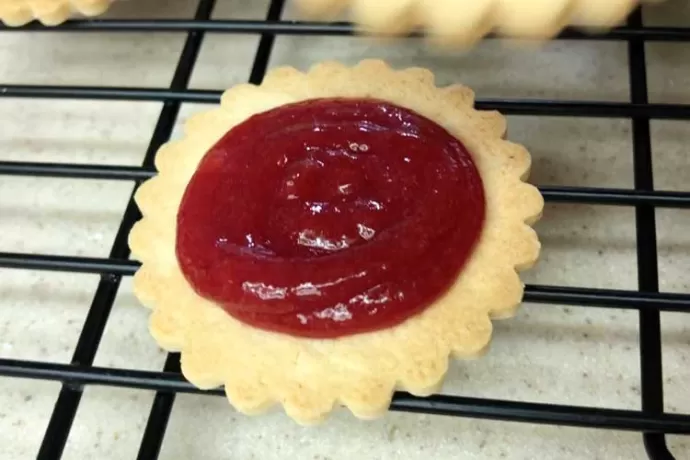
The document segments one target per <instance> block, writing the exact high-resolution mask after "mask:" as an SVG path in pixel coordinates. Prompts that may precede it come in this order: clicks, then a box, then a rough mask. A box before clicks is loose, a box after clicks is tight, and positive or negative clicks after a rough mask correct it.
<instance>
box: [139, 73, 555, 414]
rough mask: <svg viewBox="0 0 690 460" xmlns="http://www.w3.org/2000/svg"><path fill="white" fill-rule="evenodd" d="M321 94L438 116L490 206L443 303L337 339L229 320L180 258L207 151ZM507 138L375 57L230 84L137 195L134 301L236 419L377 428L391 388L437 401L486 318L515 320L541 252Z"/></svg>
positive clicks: (515, 151)
mask: <svg viewBox="0 0 690 460" xmlns="http://www.w3.org/2000/svg"><path fill="white" fill-rule="evenodd" d="M321 97H345V98H348V97H349V98H355V97H376V98H378V99H381V100H384V101H388V102H391V103H393V104H397V105H400V106H402V107H405V108H407V109H410V110H413V111H416V112H417V113H419V114H421V115H422V116H425V117H427V118H429V119H431V120H433V121H435V122H436V123H438V124H439V125H441V126H443V127H444V128H445V129H447V130H448V131H449V132H450V133H451V134H453V135H454V136H455V137H457V138H458V139H459V140H461V141H462V142H463V143H464V144H465V146H466V147H467V149H468V151H469V152H470V153H471V155H472V157H473V159H474V162H475V164H476V166H477V168H478V170H479V173H480V176H481V178H482V181H483V182H484V187H485V199H486V220H485V223H484V227H483V230H482V233H481V236H480V238H479V241H478V243H477V244H476V246H475V249H474V252H473V254H472V255H471V256H470V258H469V259H468V261H467V264H466V266H465V268H464V269H463V270H462V272H461V273H460V274H459V276H458V278H457V279H456V281H455V283H454V284H453V286H452V287H451V288H450V289H449V290H448V291H447V292H446V293H445V294H444V295H443V296H442V297H441V298H439V299H438V300H437V301H436V302H435V303H434V304H432V305H431V306H430V307H428V308H427V309H426V310H425V311H424V312H423V313H421V314H418V315H416V316H413V317H412V318H410V319H408V320H406V321H405V322H403V323H401V324H399V325H397V326H395V327H391V328H388V329H383V330H378V331H375V332H369V333H364V334H357V335H352V336H346V337H340V338H337V339H310V338H302V337H293V336H290V335H286V334H281V333H274V332H269V331H265V330H260V329H258V328H254V327H252V326H249V325H247V324H244V323H242V322H240V321H238V320H236V319H234V318H233V317H232V316H231V315H229V314H228V313H226V312H225V311H224V310H222V309H221V308H220V307H219V306H217V305H215V304H214V303H213V302H211V301H209V300H207V299H204V298H201V297H200V296H198V295H197V294H196V293H195V291H194V290H193V289H192V287H191V286H190V285H189V284H188V283H187V281H186V279H185V278H184V276H183V274H182V272H181V270H180V267H179V265H178V261H177V258H176V253H175V239H176V237H175V235H176V215H177V209H178V208H179V205H180V202H181V199H182V195H183V193H184V190H185V188H186V185H187V184H188V182H189V180H190V179H191V177H192V175H193V174H194V172H195V170H196V167H197V165H198V163H199V161H200V160H201V158H202V157H203V156H204V155H205V153H206V152H207V151H208V150H209V149H210V148H211V147H212V146H213V145H214V144H215V143H216V142H217V141H218V140H219V139H220V138H221V137H222V136H223V135H224V134H225V133H226V132H227V131H228V130H229V129H231V128H232V127H233V126H235V125H237V124H239V123H241V122H242V121H244V120H246V119H247V118H249V117H250V116H252V115H254V114H256V113H261V112H264V111H267V110H270V109H272V108H275V107H279V106H281V105H284V104H289V103H292V102H298V101H303V100H307V99H315V98H321ZM505 132H506V123H505V118H504V117H503V116H502V115H500V114H499V113H497V112H490V111H477V110H475V109H474V94H473V92H472V91H471V90H470V89H468V88H466V87H464V86H462V85H452V86H447V87H437V86H436V85H435V83H434V76H433V74H432V73H431V72H430V71H429V70H426V69H421V68H406V69H402V70H395V69H393V68H391V67H390V66H388V64H386V63H385V62H383V61H380V60H364V61H361V62H360V63H359V64H357V65H355V66H353V67H346V66H345V65H343V64H341V63H338V62H332V61H329V62H323V63H320V64H317V65H315V66H313V67H312V68H311V69H309V71H307V72H300V71H298V70H297V69H295V68H292V67H280V68H276V69H274V70H271V71H269V73H268V74H267V75H266V78H265V79H264V81H263V83H262V84H261V85H258V86H256V85H250V84H241V85H237V86H235V87H233V88H230V89H229V90H227V91H226V92H225V93H224V94H223V96H222V100H221V104H220V105H219V106H217V107H216V108H214V109H211V110H207V111H205V112H201V113H199V114H196V115H194V116H192V117H191V118H190V119H189V120H188V121H187V123H186V124H185V130H184V135H183V136H182V137H181V138H180V139H177V140H174V141H171V142H169V143H167V144H165V145H164V146H163V147H161V149H160V150H159V151H158V153H157V155H156V159H155V163H156V169H157V170H158V174H157V175H156V176H154V177H153V178H151V179H149V180H147V181H146V182H145V183H143V184H142V185H141V186H140V187H139V188H138V190H137V191H136V193H135V200H136V203H137V205H138V206H139V208H140V210H141V212H142V216H143V217H142V219H141V220H140V221H138V222H137V223H136V224H135V226H134V227H133V229H132V231H131V233H130V235H129V245H130V248H131V250H132V255H133V256H134V257H135V258H136V259H137V260H139V261H141V262H142V265H141V267H140V268H139V269H138V270H137V272H136V274H135V276H134V292H135V294H136V296H137V297H138V298H139V300H140V301H141V302H142V304H144V305H145V306H147V307H149V308H151V309H152V314H151V317H150V324H149V330H150V333H151V334H152V336H153V337H154V339H155V340H156V342H157V343H158V344H159V345H160V346H161V347H162V348H164V349H166V350H169V351H179V352H180V353H181V363H182V372H183V374H184V376H185V377H186V378H187V379H188V380H189V381H190V382H191V383H192V384H194V385H195V386H196V387H198V388H201V389H211V388H216V387H219V386H221V385H224V387H225V392H226V395H227V397H228V399H229V401H230V403H231V405H232V406H233V407H235V408H236V409H237V410H238V411H240V412H242V413H244V414H249V415H252V414H259V413H261V412H264V411H265V410H267V409H268V408H269V407H272V406H274V405H281V406H282V407H283V408H284V409H285V411H286V413H287V414H288V415H289V416H290V417H291V418H293V419H294V420H295V421H297V422H298V423H300V424H304V425H309V424H314V423H318V422H321V421H323V420H324V419H325V418H326V417H327V416H328V414H329V413H330V412H331V411H332V409H333V408H334V406H335V405H337V404H339V405H344V406H346V407H347V408H349V410H350V411H351V412H352V413H353V414H354V415H355V416H357V417H358V418H361V419H371V418H377V417H380V416H382V415H384V414H385V413H386V412H387V411H388V408H389V406H390V402H391V398H392V395H393V393H394V391H395V390H396V389H401V390H405V391H408V392H410V393H412V394H415V395H419V396H428V395H430V394H432V393H434V392H436V391H437V390H438V389H439V388H440V386H441V385H442V383H443V380H444V378H445V375H446V372H447V369H448V360H449V358H450V357H451V356H452V357H455V358H459V359H462V358H472V357H477V356H480V355H481V354H482V353H483V352H484V351H485V350H486V348H487V346H488V344H489V342H490V339H491V334H492V322H491V319H498V318H507V317H511V316H513V315H514V314H515V312H516V309H517V308H518V305H519V304H520V302H521V300H522V295H523V290H524V285H523V284H522V282H521V281H520V278H519V276H518V273H517V271H518V270H524V269H527V268H529V267H531V266H532V265H533V264H534V263H535V262H536V260H537V258H538V256H539V252H540V243H539V239H538V237H537V235H536V233H535V231H534V230H533V228H532V227H531V224H533V223H534V222H536V221H537V220H538V219H539V218H540V216H541V213H542V210H543V206H544V201H543V198H542V196H541V194H540V193H539V191H538V190H537V188H536V187H534V186H532V185H530V184H528V183H526V182H525V180H526V178H527V175H528V174H529V169H530V155H529V153H528V152H527V150H526V149H525V148H524V147H522V146H520V145H517V144H514V143H511V142H509V141H506V140H505V139H504V134H505Z"/></svg>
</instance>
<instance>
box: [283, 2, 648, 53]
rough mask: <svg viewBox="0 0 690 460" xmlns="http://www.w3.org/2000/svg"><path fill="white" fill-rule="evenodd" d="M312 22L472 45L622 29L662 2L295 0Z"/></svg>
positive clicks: (375, 32)
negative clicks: (570, 29) (489, 39)
mask: <svg viewBox="0 0 690 460" xmlns="http://www.w3.org/2000/svg"><path fill="white" fill-rule="evenodd" d="M295 1H296V3H297V5H298V7H299V8H300V9H301V11H303V12H304V14H305V15H307V16H308V17H310V18H315V19H316V18H322V19H326V18H332V17H334V16H336V15H338V14H340V13H342V12H343V11H346V10H347V11H348V13H349V14H350V15H351V17H352V20H353V21H354V22H355V24H357V25H358V26H360V27H361V29H362V30H363V31H365V32H367V33H373V34H382V35H399V34H404V33H408V32H411V31H412V30H414V29H417V28H421V29H422V30H424V31H425V32H426V33H427V34H428V35H429V36H430V38H431V39H432V40H434V41H437V42H440V43H444V44H457V45H469V44H472V43H473V42H475V41H476V40H478V39H480V38H482V37H484V36H485V35H487V34H488V33H490V32H496V33H498V34H500V35H503V36H506V37H515V38H527V39H546V38H551V37H553V36H555V35H556V34H558V33H559V32H560V31H561V30H562V29H563V28H564V27H565V26H568V25H575V26H581V27H586V28H597V29H601V28H610V27H614V26H617V25H620V24H621V23H622V22H623V21H624V20H625V19H626V17H627V16H628V15H629V14H630V12H631V11H632V10H633V9H634V8H635V7H636V6H638V5H639V4H640V3H652V2H655V3H658V2H659V1H662V0H378V1H375V2H374V1H369V0H295Z"/></svg>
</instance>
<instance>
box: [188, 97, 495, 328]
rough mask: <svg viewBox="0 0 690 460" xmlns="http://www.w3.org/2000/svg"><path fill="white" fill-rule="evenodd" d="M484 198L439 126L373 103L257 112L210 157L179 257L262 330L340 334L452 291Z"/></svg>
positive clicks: (225, 304) (324, 103) (233, 311)
mask: <svg viewBox="0 0 690 460" xmlns="http://www.w3.org/2000/svg"><path fill="white" fill-rule="evenodd" d="M484 215H485V199H484V189H483V185H482V181H481V178H480V176H479V173H478V171H477V169H476V167H475V165H474V163H473V161H472V158H471V156H470V154H469V152H468V151H467V149H466V148H465V147H464V146H463V145H462V143H461V142H459V141H458V140H457V139H456V138H455V137H454V136H452V135H451V134H450V133H448V132H447V131H446V130H445V129H444V128H442V127H441V126H439V125H438V124H436V123H434V122H432V121H430V120H429V119H427V118H424V117H422V116H420V115H418V114H416V113H415V112H412V111H410V110H408V109H405V108H402V107H399V106H396V105H393V104H391V103H388V102H383V101H380V100H374V99H315V100H309V101H306V102H300V103H295V104H290V105H284V106H281V107H278V108H276V109H273V110H270V111H268V112H264V113H261V114H258V115H255V116H253V117H251V118H249V119H248V120H246V121H244V122H243V123H241V124H240V125H238V126H235V127H234V128H232V129H231V130H230V131H229V132H228V133H227V134H225V136H224V137H223V138H221V139H220V140H219V141H218V142H217V143H216V144H215V145H214V146H213V147H212V148H211V149H210V150H209V152H208V153H207V154H206V155H205V156H204V158H203V159H202V160H201V162H200V164H199V167H198V169H197V171H196V172H195V173H194V176H193V177H192V179H191V181H190V182H189V184H188V185H187V189H186V191H185V194H184V197H183V199H182V203H181V205H180V209H179V212H178V216H177V241H176V251H177V257H178V260H179V264H180V267H181V269H182V272H183V274H184V276H185V278H186V279H187V280H188V282H189V283H190V284H191V286H192V287H193V288H194V290H195V291H196V292H197V293H198V294H199V295H200V296H202V297H204V298H206V299H209V300H211V301H213V302H215V303H217V304H218V305H219V306H221V307H222V308H224V309H225V310H226V311H227V313H228V314H230V315H231V316H233V317H234V318H236V319H237V320H239V321H241V322H244V323H247V324H250V325H252V326H255V327H258V328H261V329H265V330H270V331H275V332H281V333H286V334H290V335H294V336H301V337H314V338H335V337H341V336H346V335H351V334H356V333H362V332H369V331H376V330H380V329H385V328H388V327H391V326H394V325H396V324H399V323H401V322H402V321H404V320H405V319H407V318H410V317H411V316H413V315H415V314H418V313H420V312H421V311H423V310H424V309H425V308H426V307H428V306H430V305H431V304H432V303H433V302H434V301H435V300H436V299H438V298H439V297H440V296H442V295H443V294H444V293H446V292H447V290H448V289H449V287H450V286H452V284H453V282H454V281H455V280H456V278H457V276H458V274H459V273H460V272H461V270H462V268H463V266H464V264H465V263H466V261H467V260H468V258H469V257H470V255H471V253H472V250H473V248H474V246H475V244H476V242H477V240H478V239H479V236H480V234H481V230H482V226H483V223H484Z"/></svg>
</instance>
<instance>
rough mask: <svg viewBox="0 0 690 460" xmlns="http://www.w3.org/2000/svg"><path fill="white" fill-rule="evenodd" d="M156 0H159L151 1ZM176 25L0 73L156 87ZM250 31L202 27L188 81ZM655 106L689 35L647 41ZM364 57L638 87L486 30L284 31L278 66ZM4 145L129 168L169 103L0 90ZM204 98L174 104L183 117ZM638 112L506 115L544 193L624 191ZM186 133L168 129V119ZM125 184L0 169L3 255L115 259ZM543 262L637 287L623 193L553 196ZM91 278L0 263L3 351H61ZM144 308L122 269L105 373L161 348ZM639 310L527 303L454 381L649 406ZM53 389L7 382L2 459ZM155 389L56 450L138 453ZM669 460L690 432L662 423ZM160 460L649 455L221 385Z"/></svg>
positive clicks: (478, 82)
mask: <svg viewBox="0 0 690 460" xmlns="http://www.w3.org/2000/svg"><path fill="white" fill-rule="evenodd" d="M218 3H219V5H218V7H217V11H216V16H217V17H223V18H231V17H232V18H254V19H259V18H262V17H263V15H264V14H265V10H266V3H267V1H266V0H224V1H219V2H218ZM162 5H165V6H162ZM193 9H194V2H193V1H192V0H170V1H167V2H160V1H158V0H139V1H136V2H134V1H129V2H122V3H120V4H117V5H116V6H115V7H114V8H113V9H112V11H111V12H110V13H109V16H110V17H112V18H122V17H131V18H134V17H154V16H156V17H189V16H190V15H191V13H192V11H193ZM648 13H649V14H647V16H646V20H647V23H648V24H655V25H676V26H688V25H690V4H688V3H687V2H682V1H678V2H673V1H671V2H670V3H669V4H667V5H664V6H661V7H658V8H656V9H654V10H653V11H652V10H651V9H650V11H648ZM183 39H184V37H183V36H182V35H180V34H170V33H160V34H155V35H154V34H142V33H117V34H116V33H113V34H102V33H99V34H90V35H88V39H85V35H82V34H76V33H59V34H52V33H42V34H29V33H24V32H22V33H2V34H0V82H2V83H35V84H39V83H45V84H54V85H82V84H83V85H133V86H151V87H165V86H167V85H168V84H169V81H170V78H171V75H172V71H173V68H174V63H175V61H176V59H177V57H178V53H179V51H180V49H181V46H182V42H183ZM257 42H258V38H257V37H255V36H236V35H209V36H208V37H207V38H206V41H205V44H204V47H203V50H202V52H201V55H200V58H199V64H198V66H197V67H196V70H195V72H194V75H193V78H192V87H194V88H202V89H222V88H225V87H227V86H229V85H231V84H234V83H239V82H243V81H246V79H247V77H248V75H249V68H250V65H251V61H252V59H253V57H254V53H255V48H256V45H257ZM647 53H648V54H647V57H648V63H649V93H650V99H651V101H653V102H674V103H676V102H682V103H690V47H688V45H687V44H674V43H654V44H649V45H647ZM364 57H378V58H385V59H387V60H389V61H390V62H391V63H392V64H393V65H395V66H406V65H418V66H426V67H429V68H430V69H432V70H434V71H435V72H436V73H437V75H438V79H439V81H440V82H441V83H450V82H462V83H465V84H467V85H470V86H472V87H473V88H474V89H475V90H476V92H477V94H478V95H479V96H481V97H500V96H506V97H520V96H524V97H536V98H553V99H580V100H582V99H603V100H611V101H626V100H627V99H628V94H629V88H628V76H627V66H626V63H627V45H626V44H625V43H624V42H597V41H558V42H552V43H550V44H548V45H547V46H545V47H544V48H543V49H539V50H535V49H526V48H515V47H513V46H510V45H506V44H505V43H503V42H500V41H486V42H484V43H482V44H480V45H479V46H477V47H476V48H475V49H473V50H471V51H469V52H466V53H440V52H437V51H434V50H430V49H428V48H426V47H425V46H424V45H423V44H422V43H419V42H417V41H402V42H394V43H387V44H375V43H372V42H370V41H368V40H363V39H361V38H346V37H340V38H330V37H279V38H278V39H277V41H276V45H275V49H274V52H273V55H272V58H271V65H280V64H290V65H295V66H299V67H306V66H307V65H309V64H310V63H313V62H316V61H319V60H321V59H333V58H335V59H340V60H343V61H345V62H348V63H352V62H355V61H357V60H359V59H361V58H364ZM0 106H1V107H2V109H1V110H0V159H1V160H17V161H43V162H78V163H93V164H118V165H137V164H139V163H140V161H141V159H142V157H143V154H144V151H145V148H146V145H147V143H148V141H149V137H150V135H151V132H152V127H153V125H154V123H155V120H156V117H157V115H158V112H159V110H160V108H161V104H160V103H150V102H145V103H142V102H112V101H111V102H108V101H71V100H52V101H51V100H33V99H2V100H0ZM203 108H205V107H204V106H201V105H195V104H184V106H183V110H182V113H181V116H180V119H179V122H182V121H183V120H184V119H185V118H187V117H188V116H189V115H190V114H191V113H194V112H196V111H198V110H201V109H203ZM630 125H631V123H630V122H629V121H628V120H608V119H574V118H567V117H554V118H547V117H533V116H520V117H517V116H515V117H509V137H510V138H511V139H512V140H515V141H517V142H521V143H524V144H525V145H526V146H527V147H528V148H529V149H530V150H531V152H532V154H533V157H534V169H533V180H534V182H536V183H538V184H541V185H590V186H609V187H622V188H628V187H631V186H632V169H633V168H632V147H631V126H630ZM176 132H179V123H178V129H177V130H176ZM652 141H653V148H654V161H655V180H656V185H657V188H658V189H666V190H682V189H683V188H685V189H686V190H687V178H688V177H690V159H689V158H690V152H689V151H688V148H687V145H688V144H689V143H690V130H689V129H688V125H687V122H678V121H654V122H652ZM131 189H132V184H131V183H129V182H124V181H122V182H117V181H92V180H67V179H49V178H32V177H9V176H3V177H2V178H1V179H0V252H1V251H13V252H28V253H53V254H64V255H81V256H93V257H106V256H107V254H108V252H109V249H110V246H111V244H112V240H113V237H114V234H115V231H116V229H117V227H118V224H119V221H120V218H121V215H122V212H123V210H124V208H125V206H126V203H127V199H128V196H129V194H130V192H131ZM688 228H690V211H687V210H675V209H674V210H660V211H659V212H658V222H657V231H658V235H659V265H660V283H661V289H662V290H663V291H668V292H685V293H688V292H690V276H689V275H688V274H689V273H690V232H688V231H687V229H688ZM537 230H538V232H539V233H540V235H541V239H542V242H543V248H544V249H543V256H542V258H541V262H540V264H539V265H538V267H537V268H536V269H534V270H533V271H531V272H529V273H528V274H526V275H525V277H524V279H525V280H526V281H527V282H529V283H540V284H558V285H567V286H586V287H603V288H620V289H635V288H636V282H637V279H636V276H637V273H636V258H635V230H634V213H633V210H632V209H629V208H622V207H604V206H586V205H565V204H554V205H547V207H546V210H545V215H544V218H543V220H542V221H541V222H540V223H539V224H538V227H537ZM97 281H98V277H97V276H95V275H81V274H65V273H53V272H29V271H23V270H9V269H0V356H1V357H3V358H18V359H31V360H41V361H53V362H61V363H67V362H69V359H70V357H71V354H72V352H73V349H74V346H75V343H76V341H77V338H78V334H79V332H80V330H81V327H82V324H83V320H84V317H85V314H86V311H87V309H88V307H89V304H90V301H91V299H92V296H93V293H94V290H95V287H96V284H97ZM147 315H148V311H147V310H145V309H144V308H142V307H141V306H140V305H139V304H138V302H137V300H136V299H135V298H134V296H133V294H132V289H131V282H130V280H129V279H127V280H125V282H124V283H123V285H122V287H121V289H120V291H119V294H118V297H117V301H116V303H115V306H114V308H113V311H112V315H111V318H110V320H109V322H108V326H107V329H106V331H105V336H104V338H103V341H102V345H101V347H100V349H99V352H98V355H97V356H96V365H98V366H106V367H124V368H134V369H146V370H160V369H161V368H162V366H163V361H164V359H165V354H164V353H163V352H162V351H161V350H160V349H159V348H158V347H157V346H156V345H155V343H154V341H153V340H152V339H151V337H150V336H149V334H148V331H147ZM662 323H663V342H664V361H663V365H664V372H665V382H664V384H665V391H666V409H667V410H668V411H669V412H679V413H686V414H687V413H690V397H689V396H688V388H690V316H689V315H687V314H685V315H684V314H672V313H663V314H662ZM637 326H638V325H637V313H636V312H634V311H623V310H613V309H593V308H592V309H589V308H576V307H559V306H549V305H535V304H525V305H524V306H523V308H522V309H521V311H520V314H519V316H518V317H517V318H515V319H512V320H508V321H503V322H499V323H498V324H497V325H496V331H495V336H494V337H495V338H494V342H493V346H492V349H491V351H490V353H489V354H488V355H487V356H486V357H484V358H483V359H480V360H476V361H470V362H463V363H455V364H453V365H452V367H451V370H450V373H449V376H448V383H447V385H446V387H445V391H446V392H448V393H453V394H462V395H467V396H479V397H490V398H502V399H513V400H524V401H535V402H554V403H562V404H578V405H587V406H605V407H610V408H623V409H639V407H640V387H639V382H640V375H639V373H640V370H639V367H640V366H639V354H638V335H637V334H638V333H637V331H638V328H637ZM59 388H60V385H59V384H58V383H53V382H44V381H35V380H21V379H9V378H0V446H2V447H0V460H18V459H29V458H34V457H35V455H36V452H37V449H38V446H39V443H40V440H41V438H42V436H43V433H44V430H45V427H46V425H47V423H48V419H49V416H50V413H51V411H52V408H53V404H54V402H55V399H56V397H57V394H58V391H59ZM152 399H153V393H151V392H150V391H137V390H128V389H115V388H101V387H88V388H87V389H86V390H85V392H84V397H83V399H82V403H81V406H80V408H79V411H78V413H77V416H76V419H75V421H74V426H73V429H72V432H71V435H70V437H69V440H68V443H67V446H66V449H65V453H64V457H63V458H65V459H69V460H71V459H86V458H99V459H103V460H108V459H126V458H134V457H135V455H136V452H137V449H138V446H139V442H140V440H141V436H142V433H143V429H144V426H145V423H146V418H147V416H148V413H149V410H150V407H151V402H152ZM669 441H670V445H671V447H672V449H673V451H674V452H675V453H676V454H677V458H678V459H679V460H680V459H683V458H690V438H688V437H674V436H671V437H669ZM160 458H162V459H171V460H172V459H180V460H182V459H185V460H186V459H192V458H209V459H217V458H232V459H239V460H248V459H254V458H256V459H262V460H271V459H305V460H307V459H314V460H315V459H321V460H325V459H331V460H336V459H354V458H357V459H398V458H405V459H409V460H415V459H424V460H427V459H429V458H433V459H440V460H442V459H451V458H453V459H455V458H458V459H503V458H506V459H535V458H543V459H573V460H580V459H581V460H585V459H586V460H593V459H606V460H614V459H625V460H643V459H646V456H645V454H644V449H643V446H642V440H641V436H640V435H639V434H635V433H620V432H614V431H597V430H587V429H574V428H557V427H549V426H533V425H527V424H518V423H503V422H489V421H478V420H469V419H455V418H447V417H433V416H424V415H414V414H401V413H391V414H389V415H388V416H387V417H385V418H384V419H381V420H378V421H374V422H358V421H355V420H354V418H353V417H352V416H351V415H349V414H347V413H345V412H344V411H343V412H338V413H336V414H335V415H334V416H333V417H332V418H331V419H330V421H329V422H328V423H326V424H324V425H322V426H319V427H315V428H302V427H298V426H297V425H295V424H294V423H293V422H291V421H290V420H289V419H288V418H287V417H286V416H285V415H283V414H282V413H280V412H275V413H271V414H268V415H265V416H261V417H256V418H247V417H244V416H240V415H238V414H237V413H235V412H234V411H233V410H231V409H230V408H229V407H228V405H227V403H226V401H225V400H224V399H223V398H214V397H208V396H201V395H179V396H178V397H177V399H176V403H175V406H174V409H173V413H172V416H171V420H170V425H169V428H168V431H167V435H166V438H165V441H164V444H163V449H162V452H161V457H160Z"/></svg>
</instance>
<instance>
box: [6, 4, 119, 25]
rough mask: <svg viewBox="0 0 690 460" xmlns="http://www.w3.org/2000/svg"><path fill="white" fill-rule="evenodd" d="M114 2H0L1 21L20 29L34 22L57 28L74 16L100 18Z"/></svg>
mask: <svg viewBox="0 0 690 460" xmlns="http://www.w3.org/2000/svg"><path fill="white" fill-rule="evenodd" d="M113 1H114V0H0V20H1V21H2V22H3V23H5V24H6V25H8V26H11V27H18V26H22V25H24V24H27V23H28V22H31V21H33V20H38V21H40V22H41V23H43V24H44V25H47V26H55V25H58V24H60V23H62V22H65V21H66V20H67V19H69V18H70V17H72V16H74V15H78V14H81V15H84V16H98V15H99V14H103V13H104V12H105V11H106V10H107V9H108V7H109V6H110V4H111V3H112V2H113Z"/></svg>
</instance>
